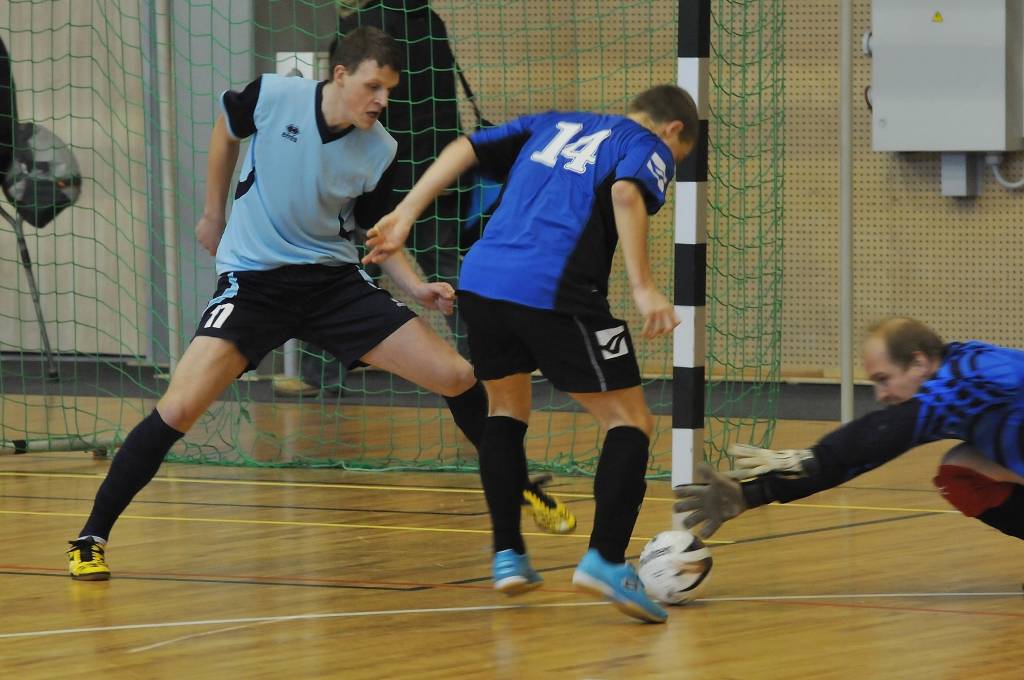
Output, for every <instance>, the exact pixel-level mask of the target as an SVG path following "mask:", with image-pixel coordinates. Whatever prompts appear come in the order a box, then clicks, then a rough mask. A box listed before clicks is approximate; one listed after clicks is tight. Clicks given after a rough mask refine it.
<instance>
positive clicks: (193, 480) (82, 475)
mask: <svg viewBox="0 0 1024 680" xmlns="http://www.w3.org/2000/svg"><path fill="white" fill-rule="evenodd" d="M105 476H106V473H102V474H101V473H93V472H0V477H53V478H65V479H102V478H104V477H105ZM152 481H154V482H177V483H182V484H222V485H233V486H269V487H286V488H289V487H295V488H307V489H308V488H313V489H359V490H365V491H424V492H428V493H464V494H482V493H483V489H469V488H450V487H442V486H389V485H387V484H345V483H336V484H328V483H325V482H288V481H276V482H275V481H267V480H262V479H252V480H246V479H202V478H199V477H154V478H153V480H152ZM552 495H553V496H558V497H560V498H584V499H591V498H593V494H589V493H572V492H563V491H558V492H555V493H552ZM644 500H646V501H652V502H658V503H674V502H675V501H676V499H675V498H662V497H658V496H647V497H646V498H645V499H644ZM772 506H773V507H790V508H801V507H802V508H819V509H825V510H869V511H878V512H911V513H932V512H936V513H949V514H954V515H955V514H959V511H958V510H939V509H932V508H894V507H887V506H874V505H830V504H826V503H800V502H794V503H784V504H779V503H773V504H772Z"/></svg>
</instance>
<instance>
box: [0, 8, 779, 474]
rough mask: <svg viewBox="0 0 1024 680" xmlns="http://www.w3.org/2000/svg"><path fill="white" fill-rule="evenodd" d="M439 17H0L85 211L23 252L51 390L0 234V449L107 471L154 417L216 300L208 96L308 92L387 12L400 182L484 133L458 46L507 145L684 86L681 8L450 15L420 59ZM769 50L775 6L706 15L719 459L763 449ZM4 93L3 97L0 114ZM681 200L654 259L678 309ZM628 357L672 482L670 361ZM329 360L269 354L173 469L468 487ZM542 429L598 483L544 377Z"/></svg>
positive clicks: (773, 225)
mask: <svg viewBox="0 0 1024 680" xmlns="http://www.w3.org/2000/svg"><path fill="white" fill-rule="evenodd" d="M425 4H426V3H425V2H422V1H416V0H405V1H404V2H403V1H402V0H386V2H384V3H383V7H381V3H379V2H368V3H359V6H357V5H355V4H353V3H352V2H348V3H346V2H326V1H324V0H319V1H317V0H293V1H290V2H286V1H279V2H274V3H252V2H248V1H243V0H223V1H219V2H199V1H191V2H186V1H184V0H179V1H170V0H169V1H167V2H137V1H130V0H104V1H102V2H101V1H99V0H73V1H72V0H64V1H57V2H52V3H39V2H34V1H32V0H13V1H9V2H7V3H5V4H4V5H3V6H2V7H0V12H3V13H6V16H0V38H2V39H3V41H4V43H5V44H6V46H7V47H8V48H9V51H10V54H11V60H10V64H11V70H12V72H13V75H14V80H15V83H16V92H17V104H18V110H17V118H18V119H20V120H21V121H33V122H35V123H36V124H39V125H42V126H45V127H47V128H49V129H50V130H52V131H53V132H55V133H56V134H57V135H58V136H59V137H60V138H62V139H64V140H66V141H67V142H68V143H69V144H70V146H71V148H72V149H73V151H74V154H75V156H76V157H77V160H78V163H79V165H80V167H81V171H82V176H83V184H82V192H81V197H80V198H79V199H78V201H77V203H75V205H74V206H73V207H71V208H68V209H67V210H65V211H64V212H63V213H62V214H61V215H60V216H59V217H58V218H57V219H56V220H55V221H54V222H53V223H52V224H50V225H49V226H48V227H47V228H45V229H42V230H35V229H29V230H28V232H27V233H26V235H25V238H26V242H27V244H28V252H29V255H30V257H31V260H32V267H33V272H34V275H35V278H36V280H37V283H38V290H39V302H40V306H41V310H42V314H43V318H44V320H45V327H46V329H47V336H48V340H49V342H50V344H51V345H52V346H53V351H54V353H55V354H56V355H57V357H58V365H59V370H60V375H59V379H58V380H48V379H47V376H46V365H47V362H46V360H45V357H44V356H43V354H42V352H41V348H42V346H43V337H42V334H41V333H40V330H39V328H40V327H39V324H38V322H37V319H36V314H35V311H34V301H33V295H32V292H31V290H30V288H29V285H28V283H27V278H26V276H25V273H24V269H23V261H22V258H21V257H20V256H19V254H18V250H17V248H16V245H15V238H14V233H13V230H11V229H8V227H7V224H6V223H3V222H0V246H2V247H0V290H2V293H0V317H2V319H3V322H2V327H0V352H2V354H0V361H2V373H0V393H2V395H3V396H2V399H0V416H2V428H0V439H2V440H4V443H5V446H8V447H12V446H13V447H16V448H19V449H27V450H45V449H77V448H89V447H95V448H108V447H111V446H114V445H116V444H117V443H118V442H119V441H120V440H121V439H122V438H123V437H124V436H125V435H126V434H127V432H128V431H129V430H130V429H131V427H132V426H133V425H134V424H135V423H136V422H137V421H138V420H139V419H140V418H141V417H142V416H144V415H145V414H146V413H147V412H148V411H149V410H150V409H151V408H152V407H153V405H154V404H155V400H156V399H157V398H158V397H159V395H160V394H161V393H162V392H163V390H164V389H165V388H166V384H167V383H166V375H165V372H166V369H167V367H168V365H169V364H170V363H171V358H172V357H175V356H180V353H181V351H183V349H184V347H185V346H187V343H188V341H189V338H190V337H191V332H192V330H193V329H194V327H195V323H196V320H197V319H198V316H199V314H200V312H201V311H202V309H203V308H204V307H205V305H206V302H207V301H208V299H209V296H210V294H211V293H212V292H213V289H214V283H215V275H214V271H213V263H212V260H211V259H210V258H209V257H208V256H207V255H206V254H205V252H203V251H202V250H201V249H200V248H199V247H198V246H197V245H196V244H195V240H194V237H193V235H192V231H193V230H192V228H193V225H194V224H195V222H196V220H197V219H198V217H199V214H200V211H201V209H202V204H203V199H204V190H205V167H206V155H205V153H206V146H207V142H208V140H209V134H210V129H211V126H212V124H213V121H214V119H215V116H216V114H217V111H218V109H217V106H216V99H217V96H218V95H219V93H220V92H221V91H222V90H223V89H225V88H228V87H231V88H240V87H242V86H244V84H245V83H247V82H248V81H250V80H252V79H253V78H254V77H255V76H256V75H257V74H259V73H262V72H268V71H270V72H273V71H277V72H285V71H288V70H290V69H291V68H293V67H297V68H298V70H299V71H300V72H301V75H302V76H304V77H320V76H322V74H323V71H321V70H320V69H322V68H323V63H322V55H321V54H320V53H323V52H325V51H326V50H327V49H328V45H329V43H330V41H331V39H332V38H333V36H334V35H335V34H336V32H337V31H338V29H339V20H340V21H341V25H342V27H344V26H351V25H353V22H355V23H363V22H364V20H365V19H366V17H367V16H368V14H367V13H372V12H378V13H379V12H381V11H383V12H384V13H386V14H387V18H386V21H387V22H390V23H389V24H388V28H389V31H391V32H393V33H394V34H395V35H396V36H397V37H399V38H400V39H402V40H404V41H405V44H406V45H407V48H408V55H409V59H410V67H409V71H408V73H406V74H404V77H405V78H406V82H409V83H414V84H413V85H412V88H411V89H410V90H407V91H406V94H404V96H396V97H395V98H393V100H392V102H391V105H390V106H391V111H392V112H393V113H394V114H395V116H394V119H393V120H392V121H391V122H392V124H393V125H394V126H395V133H396V135H399V134H414V135H416V136H417V139H418V141H417V142H415V143H414V148H415V150H416V151H415V153H414V154H413V157H410V158H408V159H403V161H402V162H403V165H404V167H405V169H406V170H407V171H408V174H409V176H410V177H411V178H415V176H416V175H417V174H419V173H421V172H422V171H423V169H424V168H425V162H426V161H429V158H430V157H432V156H433V155H435V154H436V153H438V152H439V151H440V148H441V147H443V144H444V143H445V142H446V141H447V140H448V139H450V137H451V135H452V134H455V133H456V132H457V131H458V130H462V131H470V130H472V129H473V128H474V127H475V126H476V125H477V123H478V121H477V117H476V115H475V113H474V111H473V107H472V106H471V104H470V102H469V100H468V98H467V93H466V92H465V90H464V89H463V88H462V86H461V85H457V84H456V83H457V78H456V72H455V67H454V65H453V64H450V63H448V62H447V61H446V60H445V58H444V57H443V55H440V52H439V50H440V48H441V43H443V42H444V40H445V38H447V44H448V45H449V46H450V49H451V51H452V52H453V53H454V55H455V57H456V59H457V61H458V64H459V65H460V66H461V70H462V72H463V73H464V75H465V77H466V80H467V81H468V82H469V83H470V84H471V87H472V89H473V91H474V93H475V95H476V96H475V103H476V104H477V106H478V108H479V110H480V111H481V113H482V115H483V117H484V118H486V119H488V120H490V121H493V122H495V123H500V122H502V121H505V120H507V119H509V118H511V117H513V116H516V115H519V114H523V113H527V112H533V111H539V110H545V109H550V108H580V109H591V110H598V111H611V112H623V111H624V110H625V107H626V104H627V103H628V101H629V99H630V98H631V96H632V95H633V94H635V93H636V92H638V91H640V90H642V89H644V88H645V87H647V86H649V85H651V84H654V83H658V82H674V81H675V77H676V76H675V74H676V64H677V60H676V24H677V15H676V7H677V3H676V2H675V1H674V0H672V1H667V2H665V1H654V0H632V1H630V0H620V1H615V2H610V1H606V0H602V1H598V0H589V1H588V0H564V1H559V2H550V1H549V0H528V1H513V2H508V1H505V0H436V1H435V2H432V3H430V7H431V8H432V9H433V11H434V12H436V16H437V17H439V18H440V19H441V20H443V23H444V25H445V29H446V30H441V29H440V26H438V25H436V23H434V24H431V26H430V30H429V33H428V34H427V35H424V34H423V33H422V32H417V31H419V29H418V28H416V26H415V25H414V24H415V23H416V21H417V20H418V17H419V18H422V17H421V15H420V14H418V13H422V12H424V11H425V9H424V8H423V7H422V6H423V5H425ZM167 8H169V13H168V10H167ZM431 21H433V20H431ZM781 39H782V0H765V1H761V2H753V1H751V2H735V1H733V2H724V1H723V2H715V3H714V7H713V19H712V52H713V54H712V59H711V64H710V71H711V78H712V83H713V85H712V92H711V107H710V108H711V120H710V128H711V137H712V142H711V147H712V148H711V171H710V175H711V176H710V178H709V184H708V199H709V201H710V206H709V211H708V215H709V220H708V222H709V224H708V228H709V240H708V245H709V256H708V262H709V272H708V294H709V300H708V304H709V307H708V363H707V365H708V372H709V376H710V377H711V380H709V385H708V392H707V404H708V414H709V416H710V418H709V421H708V425H707V430H706V433H707V437H708V440H709V441H710V443H711V449H709V451H713V452H715V455H717V452H720V451H721V449H722V447H723V446H724V445H725V444H726V443H727V442H728V441H731V440H734V439H736V438H744V439H751V438H752V439H758V440H761V441H763V440H764V439H765V438H766V437H768V436H769V434H770V430H771V425H772V422H773V421H772V414H773V405H774V399H775V397H776V392H775V390H774V385H776V384H777V383H776V379H777V371H778V365H779V357H778V351H779V342H778V340H779V329H778V321H779V308H780V304H781V280H780V279H781V274H780V272H781V238H782V232H781V219H782V207H781V200H782V113H783V102H782V43H781ZM425 48H426V49H425ZM424 82H425V83H426V84H427V89H428V92H427V93H426V94H424V93H423V90H422V88H423V83H424ZM3 95H4V88H3V82H2V81H0V102H2V101H3ZM425 105H426V106H427V107H428V108H434V109H436V110H438V111H440V110H442V109H445V108H446V107H449V108H454V109H457V110H458V112H459V117H458V120H453V119H451V118H450V117H444V116H441V115H440V114H438V116H436V117H435V118H434V119H433V120H428V121H426V122H424V121H423V120H422V119H418V118H417V116H418V112H419V111H422V110H423V107H424V106H425ZM0 114H2V111H0ZM446 115H447V114H446ZM6 120H8V121H9V120H10V119H6ZM0 121H5V119H4V118H3V117H2V115H0ZM0 139H2V137H0ZM424 139H426V140H428V141H427V143H426V145H424V144H423V140H424ZM425 148H426V149H427V151H424V149H425ZM468 195H469V194H468V193H461V194H455V195H453V196H451V197H449V198H448V199H446V200H451V201H453V202H454V203H455V204H456V207H455V208H453V209H454V211H455V212H454V214H452V213H451V210H452V208H451V206H448V207H446V208H443V207H442V206H440V205H439V206H438V208H437V211H436V219H433V220H427V221H424V222H423V223H421V224H420V225H419V227H418V228H417V229H418V231H417V236H416V241H415V242H413V243H412V244H411V247H412V249H413V250H414V252H415V254H416V255H417V261H418V263H419V265H420V266H421V268H423V269H424V271H426V273H427V274H428V275H433V276H437V277H441V278H444V277H445V276H446V275H447V274H450V271H447V270H446V269H445V265H444V262H445V261H451V259H452V256H454V255H455V254H456V253H457V252H458V251H459V249H460V248H462V247H464V246H465V241H464V239H465V235H466V232H464V231H463V226H464V225H465V220H464V219H460V218H459V217H458V216H462V217H464V215H463V213H464V212H465V202H466V201H467V197H468ZM673 201H674V197H670V202H669V204H668V205H666V207H665V208H664V209H663V210H662V211H661V213H660V214H659V215H658V216H657V217H656V218H655V220H654V222H653V224H652V236H651V250H652V258H653V264H654V268H655V273H656V277H657V279H658V281H659V282H660V285H661V286H662V288H663V290H666V291H670V290H671V282H672V274H673V273H672V264H673V262H672V260H673V258H672V252H673V248H672V241H673V238H672V216H673V209H674V206H673ZM174 228H176V231H175V229H174ZM446 258H447V260H446ZM384 285H386V286H387V285H388V283H387V280H386V279H385V280H384ZM611 299H612V304H613V311H614V312H615V313H616V314H617V315H619V316H621V317H622V318H625V319H628V320H630V322H631V323H632V324H633V325H634V327H638V326H637V322H636V317H635V314H634V312H633V310H632V303H631V300H630V297H629V294H628V288H627V285H626V280H625V276H624V272H623V271H622V268H621V266H617V267H616V273H615V274H614V276H613V282H612V292H611ZM425 316H426V318H427V319H428V321H429V322H430V323H431V324H432V325H433V326H434V327H435V329H436V330H437V331H438V332H439V333H441V334H442V335H443V336H444V337H446V338H449V339H451V340H453V341H455V340H456V339H457V338H453V333H455V334H458V333H461V327H459V326H458V325H455V324H451V325H449V324H447V323H446V322H445V321H444V320H443V319H442V318H440V317H439V316H437V315H436V314H433V313H426V314H425ZM640 350H641V352H642V355H641V366H642V371H643V374H644V376H645V389H646V391H647V394H648V401H649V403H650V405H651V408H652V410H653V411H654V412H655V413H656V414H658V415H659V416H660V417H659V418H658V430H657V434H656V436H655V438H654V441H653V455H652V470H651V472H652V473H654V474H659V473H664V472H666V471H667V469H668V467H669V465H670V457H669V455H668V454H669V450H670V446H671V437H670V422H671V421H670V418H669V414H670V412H671V403H670V402H671V385H670V384H669V379H670V376H671V372H672V357H671V351H672V350H671V341H670V340H669V339H662V340H660V341H657V342H647V343H641V347H640ZM321 357H322V355H321V352H320V349H319V348H315V347H311V346H305V345H300V346H297V347H296V348H295V350H294V351H287V352H283V351H278V352H276V353H275V355H274V356H272V357H270V358H268V360H267V361H265V362H264V364H263V365H262V366H261V367H260V369H259V371H258V372H256V373H254V374H253V375H251V376H250V375H247V376H245V378H244V379H243V380H240V381H238V382H236V383H235V384H234V385H233V386H232V387H231V388H229V390H228V391H227V393H226V394H225V395H224V397H223V399H222V400H221V401H219V402H218V403H217V404H216V405H215V406H214V407H213V408H212V409H211V410H210V412H209V413H208V414H207V415H206V416H204V417H203V418H202V419H201V420H200V421H199V422H198V423H197V424H196V426H195V427H194V428H193V430H192V431H190V432H189V434H188V436H187V437H186V439H185V440H184V441H183V443H181V444H180V445H179V446H178V447H176V448H175V449H174V451H173V454H174V455H175V456H176V457H177V458H178V459H182V460H188V461H195V462H204V463H223V464H256V465H343V466H348V467H353V468H409V467H415V468H435V469H465V468H472V467H475V463H476V460H475V459H476V456H475V452H474V451H473V450H472V447H471V446H469V445H468V443H467V442H465V440H463V439H462V438H461V435H459V433H458V432H457V430H456V429H455V427H454V425H453V424H452V423H451V420H450V417H449V415H448V412H447V410H446V409H445V408H444V406H443V403H442V402H441V401H440V400H439V399H437V398H436V397H434V396H433V395H430V394H427V393H425V392H423V391H422V390H418V389H416V388H415V387H412V386H410V385H408V384H407V383H404V382H402V381H400V380H397V379H394V378H391V377H390V376H387V375H384V374H381V373H378V372H375V371H357V372H353V373H350V374H347V375H345V374H343V372H340V371H339V370H338V368H337V366H336V365H333V364H331V363H330V362H329V361H324V360H323V359H322V358H321ZM303 382H304V383H306V385H303V384H302V383H303ZM309 384H312V389H307V387H308V385H309ZM321 387H322V389H317V388H321ZM534 405H535V408H536V413H535V416H534V419H533V421H532V423H531V428H530V434H529V439H528V449H529V453H530V456H531V458H532V459H533V460H534V461H535V462H536V464H537V465H538V466H543V467H548V468H550V469H555V470H562V471H567V470H583V471H590V470H592V469H593V465H594V461H595V458H596V454H597V452H598V444H599V432H598V431H597V428H596V425H595V423H594V422H593V420H592V419H591V418H590V417H589V416H587V415H586V414H582V413H579V412H578V411H576V410H574V409H573V407H572V405H571V402H570V400H569V399H568V397H566V396H564V395H562V394H560V393H558V392H555V391H553V390H552V389H551V388H550V387H549V386H548V385H547V383H546V382H545V381H543V380H542V379H541V378H540V377H537V378H535V403H534Z"/></svg>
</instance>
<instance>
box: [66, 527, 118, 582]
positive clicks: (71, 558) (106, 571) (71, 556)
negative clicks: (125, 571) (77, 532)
mask: <svg viewBox="0 0 1024 680" xmlns="http://www.w3.org/2000/svg"><path fill="white" fill-rule="evenodd" d="M69 543H71V547H70V548H69V549H68V571H70V572H71V578H73V579H75V580H76V581H106V580H107V579H109V578H110V567H108V566H107V561H106V560H105V559H104V558H103V552H104V551H103V546H102V545H100V544H99V543H97V542H96V541H94V540H93V539H91V538H80V539H78V540H76V541H69Z"/></svg>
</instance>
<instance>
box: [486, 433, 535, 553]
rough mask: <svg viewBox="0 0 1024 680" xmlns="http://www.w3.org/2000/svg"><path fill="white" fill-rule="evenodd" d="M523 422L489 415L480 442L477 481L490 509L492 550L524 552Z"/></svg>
mask: <svg viewBox="0 0 1024 680" xmlns="http://www.w3.org/2000/svg"><path fill="white" fill-rule="evenodd" d="M525 436H526V423H524V422H522V421H521V420H516V419H515V418H508V417H506V416H491V417H490V418H488V419H487V424H486V426H485V427H484V432H483V441H482V442H481V444H480V481H481V483H482V484H483V487H484V496H485V497H486V498H487V508H488V510H490V512H491V526H492V529H493V531H494V552H499V551H501V550H508V549H509V548H511V549H513V550H515V551H516V552H517V553H519V554H523V553H525V552H526V546H525V545H524V544H523V534H522V533H521V531H520V528H519V527H520V519H521V518H522V515H521V510H520V505H521V501H522V497H523V487H524V486H525V485H526V481H527V479H526V449H525V448H524V447H523V438H524V437H525Z"/></svg>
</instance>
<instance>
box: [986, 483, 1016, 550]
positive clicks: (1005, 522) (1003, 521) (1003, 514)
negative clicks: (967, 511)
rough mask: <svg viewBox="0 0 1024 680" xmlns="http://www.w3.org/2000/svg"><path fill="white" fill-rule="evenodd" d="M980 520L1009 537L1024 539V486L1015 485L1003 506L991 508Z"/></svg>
mask: <svg viewBox="0 0 1024 680" xmlns="http://www.w3.org/2000/svg"><path fill="white" fill-rule="evenodd" d="M978 519H980V520H981V521H982V522H984V523H985V524H987V525H989V526H990V527H992V528H994V529H998V530H999V531H1002V532H1003V533H1004V534H1006V535H1007V536H1014V537H1015V538H1021V539H1024V486H1021V485H1020V484H1015V485H1014V486H1013V492H1011V493H1010V497H1009V498H1007V499H1006V500H1005V501H1003V503H1002V505H997V506H996V507H994V508H989V509H988V510H986V511H985V512H983V513H981V514H980V515H978Z"/></svg>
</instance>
